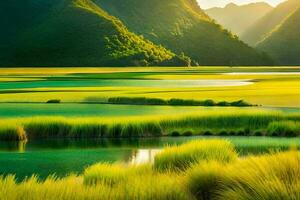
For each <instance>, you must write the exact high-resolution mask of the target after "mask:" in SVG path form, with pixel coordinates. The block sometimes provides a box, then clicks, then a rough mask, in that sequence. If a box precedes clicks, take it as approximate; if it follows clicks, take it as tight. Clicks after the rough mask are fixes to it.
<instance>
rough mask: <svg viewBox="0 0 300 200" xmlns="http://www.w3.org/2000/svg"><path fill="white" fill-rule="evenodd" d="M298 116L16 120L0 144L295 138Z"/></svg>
mask: <svg viewBox="0 0 300 200" xmlns="http://www.w3.org/2000/svg"><path fill="white" fill-rule="evenodd" d="M299 123H300V116H299V114H283V113H280V112H271V111H259V110H257V111H256V110H254V111H239V112H217V111H211V112H205V113H198V114H197V113H194V114H191V115H184V116H175V117H174V116H169V115H163V116H155V117H144V118H141V117H139V118H138V117H132V118H130V117H128V118H118V119H116V118H111V119H110V118H106V119H101V118H73V119H72V118H58V117H39V118H19V119H12V120H9V119H4V120H2V121H1V123H0V139H1V140H23V139H48V138H134V137H159V136H181V135H184V136H192V135H217V136H229V135H239V136H251V135H255V136H265V135H268V136H298V135H299V134H300V128H299V127H300V125H299Z"/></svg>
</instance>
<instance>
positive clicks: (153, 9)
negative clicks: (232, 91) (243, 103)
mask: <svg viewBox="0 0 300 200" xmlns="http://www.w3.org/2000/svg"><path fill="white" fill-rule="evenodd" d="M93 1H94V2H95V3H96V4H97V5H99V6H100V7H102V8H103V9H104V10H106V11H107V12H108V13H109V14H111V15H114V16H116V17H118V18H119V19H120V20H121V21H122V22H123V23H124V24H125V25H126V26H127V27H128V28H129V30H130V31H133V32H135V33H137V34H140V35H143V36H144V37H145V38H146V39H149V40H151V41H153V42H154V43H156V44H161V45H163V46H165V47H167V48H169V49H170V50H172V51H174V52H175V53H177V54H181V53H182V52H183V53H184V54H185V55H188V56H190V57H191V58H192V59H193V60H195V61H196V62H197V63H199V64H200V65H268V64H271V61H270V59H269V58H268V57H267V56H265V55H261V54H260V53H258V52H257V51H255V50H254V49H252V48H251V47H249V46H247V45H245V44H244V43H243V42H241V41H239V40H238V38H237V37H236V36H234V35H233V34H231V33H230V32H228V31H227V30H225V29H223V28H222V27H221V26H220V25H217V24H216V23H214V21H213V20H212V19H210V18H209V17H208V16H207V15H206V14H205V13H204V12H203V11H202V10H201V9H200V7H199V6H198V4H197V2H196V0H145V1H144V0H143V1H142V0H93Z"/></svg>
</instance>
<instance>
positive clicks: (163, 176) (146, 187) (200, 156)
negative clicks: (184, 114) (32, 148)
mask: <svg viewBox="0 0 300 200" xmlns="http://www.w3.org/2000/svg"><path fill="white" fill-rule="evenodd" d="M220 152H223V154H220ZM178 166H179V167H178ZM182 166H184V167H182ZM299 179H300V155H299V152H298V151H297V150H295V149H294V150H290V151H288V152H277V153H274V152H273V153H269V154H265V155H259V156H246V157H239V155H238V153H237V152H236V150H235V149H234V146H233V145H232V144H231V143H230V142H228V141H226V140H210V141H193V142H191V143H188V144H183V145H182V146H175V147H169V148H167V149H165V150H163V151H162V152H161V153H159V154H158V155H157V156H156V158H155V160H154V163H152V164H151V163H148V164H144V165H138V166H136V165H129V166H128V165H125V164H122V163H120V164H107V163H99V164H95V165H93V166H90V167H88V168H86V169H85V171H84V172H83V173H82V174H79V175H69V176H67V177H64V178H55V176H49V178H47V179H46V180H44V181H40V180H39V179H38V178H37V177H35V176H33V177H32V178H28V179H25V180H24V181H22V182H17V181H16V180H15V178H14V176H13V175H8V176H6V177H0V188H1V190H0V199H3V200H18V199H24V200H40V199H49V200H56V199H75V200H76V199H91V200H92V199H103V200H115V199H120V200H126V199H136V200H150V199H162V200H167V199H168V200H197V199H198V200H225V199H241V200H246V199H254V200H270V199H278V200H281V199H284V200H296V199H299V194H300V184H299Z"/></svg>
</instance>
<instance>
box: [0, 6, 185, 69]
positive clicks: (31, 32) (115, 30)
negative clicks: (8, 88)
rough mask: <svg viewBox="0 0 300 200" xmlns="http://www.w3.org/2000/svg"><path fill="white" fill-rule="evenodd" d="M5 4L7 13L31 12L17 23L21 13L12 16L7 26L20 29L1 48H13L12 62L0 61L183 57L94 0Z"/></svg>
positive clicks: (155, 61)
mask: <svg viewBox="0 0 300 200" xmlns="http://www.w3.org/2000/svg"><path fill="white" fill-rule="evenodd" d="M1 4H3V6H4V7H6V8H7V9H8V10H7V11H6V12H5V13H7V12H12V13H15V12H18V11H19V10H24V11H22V12H24V13H31V12H33V14H29V17H25V19H24V20H21V22H20V25H19V26H17V25H14V24H15V21H18V20H19V18H16V17H14V18H11V19H10V20H11V21H9V22H10V23H8V27H7V28H8V29H12V30H15V29H16V31H17V32H18V35H16V36H14V37H13V39H12V41H14V43H13V44H11V45H9V48H8V49H3V51H5V52H6V51H9V56H8V57H9V58H7V60H9V62H7V63H0V65H1V66H5V65H9V66H130V65H134V66H135V65H138V66H147V65H159V64H161V63H163V64H165V65H168V64H170V65H176V64H177V63H176V62H177V61H180V62H181V63H179V64H180V65H181V64H182V62H185V61H183V60H181V59H180V58H179V57H176V56H175V54H173V53H171V52H170V51H168V50H166V49H165V48H164V47H162V46H157V45H154V44H153V43H151V42H149V41H147V40H145V39H143V38H142V37H140V36H137V35H135V34H134V33H132V32H129V31H128V30H127V28H126V27H125V26H124V25H123V24H122V22H120V21H119V20H118V19H117V18H115V17H113V16H110V15H108V14H107V13H106V12H105V11H103V10H102V9H101V8H100V7H98V6H97V5H95V4H94V3H93V2H91V1H90V0H54V1H52V0H43V1H41V0H38V1H36V0H26V3H25V4H26V6H24V3H19V1H18V2H11V1H5V2H1ZM10 4H15V5H14V6H12V7H10V6H9V5H10ZM23 6H24V7H23ZM37 10H38V12H37ZM41 13H42V14H41ZM1 14H2V13H1ZM0 17H1V18H6V16H2V15H1V16H0ZM27 18H28V19H27ZM26 19H27V20H26ZM32 19H34V20H32ZM1 26H2V24H1ZM10 26H13V27H14V26H16V27H15V28H11V27H10ZM6 34H8V33H6ZM2 39H3V40H6V38H2ZM3 51H1V52H3ZM0 54H1V53H0Z"/></svg>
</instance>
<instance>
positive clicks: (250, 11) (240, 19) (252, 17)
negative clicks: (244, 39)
mask: <svg viewBox="0 0 300 200" xmlns="http://www.w3.org/2000/svg"><path fill="white" fill-rule="evenodd" d="M272 9H273V7H272V6H270V5H269V4H267V3H264V2H258V3H250V4H246V5H240V6H239V5H236V4H234V3H229V4H227V5H226V6H225V7H224V8H219V7H215V8H210V9H207V10H205V12H206V13H207V14H208V15H209V16H210V17H211V18H213V19H215V20H216V21H217V22H218V23H220V24H221V25H222V26H224V27H225V28H227V29H228V30H230V31H232V32H233V33H234V34H237V35H241V34H242V33H243V32H244V31H245V30H246V29H248V28H249V27H250V26H251V25H252V24H254V23H255V22H256V21H257V20H258V19H260V18H261V17H263V16H264V15H266V14H267V13H268V12H270V11H271V10H272Z"/></svg>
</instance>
